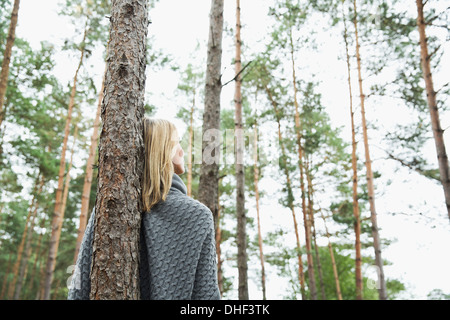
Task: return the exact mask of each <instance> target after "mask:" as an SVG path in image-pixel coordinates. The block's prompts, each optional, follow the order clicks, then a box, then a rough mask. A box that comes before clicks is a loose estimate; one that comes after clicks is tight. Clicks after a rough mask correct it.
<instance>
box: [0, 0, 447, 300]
mask: <svg viewBox="0 0 450 320" xmlns="http://www.w3.org/2000/svg"><path fill="white" fill-rule="evenodd" d="M0 8H1V10H0V61H1V73H0V185H1V187H0V191H1V192H0V300H66V299H67V295H68V291H69V285H70V281H71V276H72V272H73V271H74V265H75V262H76V260H77V255H78V252H79V248H80V244H81V240H82V237H83V235H84V231H85V228H86V223H87V221H88V219H89V216H90V215H91V213H92V211H93V210H96V212H99V215H100V214H101V213H102V210H105V209H104V208H105V206H106V205H105V206H103V207H102V203H107V206H108V208H109V209H110V210H116V212H117V213H118V214H117V215H116V216H120V217H121V219H123V220H122V221H130V225H134V224H135V223H139V222H140V220H138V219H137V218H136V217H138V216H139V215H136V214H135V213H136V212H135V211H129V210H128V206H120V205H116V203H119V204H120V203H121V202H120V201H123V197H125V198H128V199H136V197H137V196H136V195H137V194H139V192H140V187H139V183H138V181H139V179H140V177H139V170H138V169H136V168H135V167H133V166H135V163H139V161H141V162H142V156H141V155H140V154H139V152H140V151H139V150H141V149H139V148H140V147H139V145H138V147H134V141H138V144H139V143H141V142H142V139H141V138H140V137H139V135H140V131H139V130H137V128H139V126H138V125H136V123H137V122H138V121H140V120H142V117H143V116H144V115H146V116H149V117H155V118H164V119H168V120H170V121H172V122H173V123H174V124H175V125H176V126H177V128H178V130H179V132H180V136H181V137H182V140H181V144H182V146H183V149H184V152H185V162H186V171H185V173H184V174H182V175H181V176H180V177H181V178H182V180H183V181H184V182H185V184H186V186H187V193H188V196H189V197H192V198H194V199H197V200H198V201H200V202H202V203H204V204H205V205H206V206H207V207H208V208H210V210H211V212H212V214H213V217H214V222H215V236H216V239H215V240H216V256H217V277H218V284H219V289H220V293H221V296H222V298H223V299H225V300H227V299H230V300H231V299H233V300H238V299H239V300H248V299H255V300H270V299H273V300H410V299H428V300H450V278H449V275H448V270H449V268H450V257H449V255H448V243H450V242H449V241H450V223H449V222H450V176H449V174H450V171H449V165H448V155H447V152H446V150H448V147H449V144H448V141H450V136H449V135H448V131H447V130H446V129H448V128H449V127H450V121H449V120H450V103H449V101H450V100H449V96H450V79H449V76H448V75H449V70H450V4H449V2H448V1H444V0H438V1H428V0H416V1H412V0H408V1H405V0H311V1H307V0H242V1H240V0H228V1H224V0H208V1H206V0H203V1H195V2H194V1H182V0H176V1H159V0H149V1H147V0H133V1H132V0H111V1H108V0H50V1H45V4H44V2H42V1H34V0H0ZM38 20H39V21H42V23H41V22H39V23H38ZM37 24H39V25H37ZM113 25H114V28H113V27H112V26H113ZM121 52H125V53H126V54H125V53H123V54H122V53H121ZM114 86H116V87H117V88H119V89H118V93H117V94H116V93H115V91H114V90H113V89H112V88H113V87H114ZM113 91H114V92H113ZM123 97H126V98H123ZM115 99H116V100H115ZM120 99H128V100H127V103H128V107H127V106H125V105H122V104H121V103H117V101H122V100H120ZM211 132H212V133H211ZM210 133H211V134H210ZM211 135H212V136H214V139H211V138H212V137H211ZM130 137H132V138H133V139H132V138H130ZM131 140H132V141H133V143H130V141H131ZM139 141H140V142H139ZM141 146H142V145H141ZM113 152H115V153H114V154H115V155H116V157H113V156H111V155H112V153H113ZM205 153H209V157H207V158H208V159H210V160H211V159H212V160H213V161H209V162H208V161H205V157H204V155H205ZM212 154H214V156H212ZM119 173H120V174H119ZM119 176H120V177H119ZM114 179H123V181H122V182H123V183H124V184H126V185H127V186H129V188H128V187H127V188H128V189H126V190H125V189H124V188H123V189H120V190H116V191H115V193H111V194H110V193H109V192H110V191H108V190H112V189H111V188H109V186H108V184H111V183H113V182H114V181H116V182H117V181H119V180H114ZM113 180H114V181H113ZM111 181H112V182H111ZM122 182H121V181H119V183H122ZM124 184H122V185H124ZM108 188H109V189H108ZM111 192H112V191H111ZM121 197H122V198H121ZM108 199H110V200H108ZM111 199H113V200H114V201H116V202H114V201H112V200H111ZM137 208H138V204H137V201H136V208H135V209H133V210H137ZM127 210H128V211H127ZM101 228H102V229H101V230H106V231H104V232H108V230H111V228H112V227H110V226H108V225H106V224H105V223H103V225H101ZM99 229H100V226H99ZM121 230H125V229H121ZM102 232H103V231H102ZM124 234H125V232H124ZM126 237H128V238H126ZM133 237H135V234H134V233H133V232H131V233H130V234H129V233H128V232H127V234H126V236H123V238H122V239H121V240H120V241H123V243H124V245H123V247H124V248H122V250H124V251H126V250H131V251H133V250H135V247H136V246H135V244H134V243H132V242H133V241H134V240H133V239H135V238H133ZM95 241H97V240H95ZM98 245H99V246H100V245H102V246H108V245H110V246H111V248H112V244H108V243H106V242H101V243H100V242H98ZM127 246H129V247H127ZM135 253H136V252H135V251H134V252H132V255H133V254H135ZM120 254H121V252H118V253H117V255H120ZM113 256H114V257H113ZM113 256H110V257H107V258H106V260H107V261H102V260H101V259H98V260H99V261H97V260H94V262H93V263H94V267H93V268H94V269H95V268H101V265H102V263H109V264H110V265H116V266H117V262H116V261H115V260H114V259H115V256H116V254H114V255H113ZM119 268H121V270H122V269H123V270H130V272H132V273H131V274H132V275H133V272H134V273H135V274H136V272H138V266H137V265H136V263H135V261H134V260H133V259H130V261H127V265H126V266H120V267H119ZM94 269H93V270H94ZM111 269H112V272H114V267H111ZM98 270H100V269H98ZM94 274H95V276H96V277H97V276H98V277H100V276H99V275H98V274H99V273H94ZM97 280H98V279H97ZM99 281H103V280H102V279H101V280H99ZM119 281H122V280H121V279H120V278H118V280H117V282H119ZM109 285H110V286H113V287H114V286H116V285H117V286H119V287H120V286H124V283H112V284H109ZM134 285H136V284H134ZM98 290H101V289H98ZM124 291H125V292H126V294H125V293H123V292H124ZM136 291H138V287H137V288H136V286H135V287H132V286H131V287H129V288H127V290H117V293H116V294H117V295H116V296H112V297H111V296H108V295H106V294H104V295H103V296H102V293H101V292H100V293H99V295H98V296H99V297H100V299H102V297H103V299H138V297H139V295H138V294H137V293H136Z"/></svg>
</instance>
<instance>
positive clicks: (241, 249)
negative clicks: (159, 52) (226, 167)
mask: <svg viewBox="0 0 450 320" xmlns="http://www.w3.org/2000/svg"><path fill="white" fill-rule="evenodd" d="M241 68H242V64H241V7H240V0H236V55H235V73H236V79H235V93H234V105H235V116H234V130H235V137H236V140H235V141H236V147H235V150H236V151H235V170H236V216H237V248H238V255H237V264H238V276H239V286H238V292H239V299H240V300H248V275H247V270H248V266H247V232H246V224H247V218H246V215H245V176H244V133H243V127H242V93H241V85H242V78H241V75H240V73H241Z"/></svg>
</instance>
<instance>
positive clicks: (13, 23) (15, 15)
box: [0, 0, 20, 127]
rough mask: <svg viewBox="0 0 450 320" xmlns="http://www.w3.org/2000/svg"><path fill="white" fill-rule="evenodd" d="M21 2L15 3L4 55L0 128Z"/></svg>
mask: <svg viewBox="0 0 450 320" xmlns="http://www.w3.org/2000/svg"><path fill="white" fill-rule="evenodd" d="M19 5H20V0H15V1H14V7H13V10H12V13H11V23H10V24H9V31H8V38H6V46H5V51H4V53H3V61H2V71H1V72H0V127H1V125H2V123H3V120H4V118H5V117H4V115H3V105H4V103H5V95H6V87H7V85H8V75H9V66H10V63H11V53H12V47H13V45H14V41H15V39H16V26H17V20H18V18H19Z"/></svg>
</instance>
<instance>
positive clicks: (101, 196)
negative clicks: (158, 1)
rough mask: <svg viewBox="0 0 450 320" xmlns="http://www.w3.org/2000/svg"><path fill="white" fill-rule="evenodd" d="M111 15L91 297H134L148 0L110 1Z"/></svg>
mask: <svg viewBox="0 0 450 320" xmlns="http://www.w3.org/2000/svg"><path fill="white" fill-rule="evenodd" d="M110 21H111V25H110V40H109V46H108V59H107V67H106V76H105V90H104V93H105V96H104V99H103V103H102V123H103V126H102V131H101V134H100V143H99V167H98V189H97V198H96V204H95V221H94V225H95V232H94V243H93V257H92V268H91V270H92V271H91V292H90V298H91V299H92V300H103V299H108V300H110V299H114V300H119V299H120V300H122V299H124V300H128V299H133V300H138V299H139V298H140V289H139V265H138V264H139V234H140V223H141V218H140V217H141V212H142V203H141V176H142V170H143V163H144V158H143V157H144V152H143V151H144V145H143V137H142V128H143V117H144V101H143V97H144V94H143V93H144V90H145V67H146V43H147V42H146V38H147V27H148V24H149V20H148V5H147V1H135V2H132V3H130V2H129V1H124V0H114V1H112V2H111V18H110ZM117 160H119V161H117ZM127 203H128V204H129V205H126V204H127ZM113 248H114V249H113ZM111 250H114V252H115V254H114V255H110V254H109V252H110V251H111Z"/></svg>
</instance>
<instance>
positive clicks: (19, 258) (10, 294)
mask: <svg viewBox="0 0 450 320" xmlns="http://www.w3.org/2000/svg"><path fill="white" fill-rule="evenodd" d="M39 179H40V173H39V175H38V177H37V178H36V182H35V185H34V191H33V199H32V200H31V204H30V209H29V211H28V215H27V219H26V221H25V229H24V230H23V234H22V239H21V241H20V244H19V248H18V249H17V259H16V262H15V263H14V266H13V279H12V281H11V283H10V284H9V288H8V299H13V297H14V290H15V288H16V282H17V276H18V274H19V267H20V263H21V261H22V254H23V249H24V246H25V240H26V236H27V231H28V224H29V222H30V218H31V216H32V212H33V207H34V203H35V200H36V189H37V188H38V184H39Z"/></svg>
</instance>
